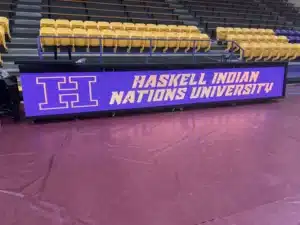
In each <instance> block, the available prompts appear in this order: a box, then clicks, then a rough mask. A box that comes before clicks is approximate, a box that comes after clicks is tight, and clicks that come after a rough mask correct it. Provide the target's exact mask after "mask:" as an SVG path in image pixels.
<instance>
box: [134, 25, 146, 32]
mask: <svg viewBox="0 0 300 225" xmlns="http://www.w3.org/2000/svg"><path fill="white" fill-rule="evenodd" d="M135 28H136V30H139V31H141V32H143V31H145V30H147V27H146V24H144V23H136V24H135Z"/></svg>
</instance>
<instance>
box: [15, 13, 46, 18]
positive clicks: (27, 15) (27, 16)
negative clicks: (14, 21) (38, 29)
mask: <svg viewBox="0 0 300 225" xmlns="http://www.w3.org/2000/svg"><path fill="white" fill-rule="evenodd" d="M16 17H26V18H38V19H39V18H41V17H42V14H41V13H38V12H16Z"/></svg>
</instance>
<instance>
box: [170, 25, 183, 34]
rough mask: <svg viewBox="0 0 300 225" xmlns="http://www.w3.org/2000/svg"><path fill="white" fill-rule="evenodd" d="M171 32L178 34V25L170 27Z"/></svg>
mask: <svg viewBox="0 0 300 225" xmlns="http://www.w3.org/2000/svg"><path fill="white" fill-rule="evenodd" d="M168 28H169V31H170V32H178V31H180V29H179V28H178V26H177V25H168Z"/></svg>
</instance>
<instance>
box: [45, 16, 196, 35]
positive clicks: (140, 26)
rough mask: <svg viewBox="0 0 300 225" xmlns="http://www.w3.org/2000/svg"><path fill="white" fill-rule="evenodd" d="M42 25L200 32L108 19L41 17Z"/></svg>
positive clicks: (184, 26) (194, 27)
mask: <svg viewBox="0 0 300 225" xmlns="http://www.w3.org/2000/svg"><path fill="white" fill-rule="evenodd" d="M40 27H41V28H43V27H52V28H70V29H75V28H79V29H85V30H88V29H97V30H133V31H134V30H136V31H161V32H188V33H193V32H196V33H200V30H199V29H198V28H197V27H196V26H186V25H178V26H177V25H166V24H158V25H156V24H144V23H126V22H125V23H121V22H110V23H109V22H106V21H98V22H96V21H82V20H71V21H69V20H64V19H57V20H54V19H46V18H44V19H41V21H40Z"/></svg>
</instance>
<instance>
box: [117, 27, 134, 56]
mask: <svg viewBox="0 0 300 225" xmlns="http://www.w3.org/2000/svg"><path fill="white" fill-rule="evenodd" d="M115 33H116V39H117V40H116V41H115V48H114V52H116V51H117V48H118V47H121V48H124V47H129V46H130V42H131V41H130V35H129V32H128V31H127V30H115Z"/></svg>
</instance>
